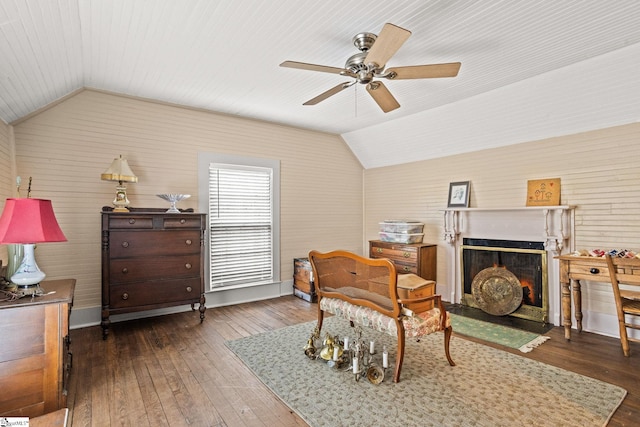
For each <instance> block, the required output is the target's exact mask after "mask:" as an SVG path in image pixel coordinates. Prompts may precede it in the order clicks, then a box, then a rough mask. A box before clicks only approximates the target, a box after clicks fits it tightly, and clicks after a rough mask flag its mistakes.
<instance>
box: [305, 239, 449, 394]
mask: <svg viewBox="0 0 640 427" xmlns="http://www.w3.org/2000/svg"><path fill="white" fill-rule="evenodd" d="M309 261H310V262H311V267H312V269H313V277H314V281H315V286H316V292H317V295H318V324H317V330H318V331H320V330H321V329H322V322H323V319H324V310H323V309H322V305H323V304H322V299H323V298H335V299H339V300H342V301H345V302H347V303H348V304H351V305H353V306H359V307H367V308H369V309H371V310H374V311H375V312H378V313H380V314H382V315H383V316H386V317H388V318H390V319H392V320H393V321H394V322H395V325H396V331H397V356H396V366H395V371H394V375H393V381H394V382H396V383H397V382H398V381H400V372H401V370H402V362H403V359H404V347H405V327H404V322H403V320H404V318H405V317H407V315H406V314H403V305H404V304H411V303H419V302H424V301H430V300H433V301H434V308H433V309H432V310H429V312H428V313H424V314H425V316H423V317H425V318H426V317H427V316H429V315H431V316H439V318H438V323H437V328H436V329H435V330H437V331H443V332H444V350H445V355H446V358H447V361H448V362H449V365H451V366H455V363H454V361H453V359H452V358H451V355H450V353H449V342H450V340H451V335H452V332H453V329H452V327H451V325H450V322H449V321H448V319H447V317H448V316H447V312H446V310H445V308H444V306H443V304H442V299H441V296H440V295H432V296H428V297H424V298H416V299H400V298H399V297H398V289H397V277H398V276H397V272H396V268H395V265H394V264H393V263H392V262H391V261H390V260H388V259H386V258H377V259H372V258H365V257H362V256H359V255H357V254H354V253H351V252H348V251H343V250H337V251H331V252H327V253H321V252H318V251H315V250H313V251H311V252H309ZM435 310H437V311H435ZM416 318H417V317H416ZM349 320H350V322H351V326H353V323H354V320H353V319H349ZM363 326H366V325H363Z"/></svg>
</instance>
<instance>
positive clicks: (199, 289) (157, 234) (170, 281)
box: [101, 209, 206, 338]
mask: <svg viewBox="0 0 640 427" xmlns="http://www.w3.org/2000/svg"><path fill="white" fill-rule="evenodd" d="M205 229H206V215H205V214H197V213H175V214H174V213H170V214H168V213H165V212H164V210H160V211H159V212H157V210H156V211H154V210H152V209H146V210H142V209H141V210H132V211H131V212H117V213H116V212H110V211H103V212H102V323H101V325H102V333H103V338H106V337H107V335H108V333H109V325H110V321H109V316H110V315H111V314H121V313H130V312H136V311H142V310H150V309H156V308H162V307H170V306H176V305H184V304H191V308H192V309H194V305H195V303H196V302H197V303H199V304H200V306H199V311H200V321H202V320H204V312H205V309H206V308H205V297H204V231H205Z"/></svg>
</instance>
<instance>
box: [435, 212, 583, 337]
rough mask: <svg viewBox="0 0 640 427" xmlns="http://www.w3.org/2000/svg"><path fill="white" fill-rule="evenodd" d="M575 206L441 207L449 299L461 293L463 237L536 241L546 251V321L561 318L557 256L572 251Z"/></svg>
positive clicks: (557, 322) (558, 320) (453, 298)
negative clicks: (547, 312)
mask: <svg viewBox="0 0 640 427" xmlns="http://www.w3.org/2000/svg"><path fill="white" fill-rule="evenodd" d="M574 231H575V206H569V205H561V206H535V207H531V206H528V207H506V208H447V209H445V210H444V240H445V241H446V242H448V243H449V244H450V247H449V248H448V249H447V250H446V252H447V254H448V256H447V258H448V262H447V264H448V272H447V276H448V277H447V282H448V283H450V284H452V285H453V286H450V287H449V292H450V293H451V294H450V299H449V301H452V302H460V298H461V295H462V294H463V292H462V281H461V271H460V269H461V263H460V253H461V246H462V244H463V240H464V238H482V239H503V240H523V241H538V242H543V243H544V248H545V250H546V251H547V259H548V262H547V267H548V269H547V274H548V284H549V320H550V322H551V323H553V324H555V325H559V324H560V323H561V319H560V293H561V290H560V283H559V269H558V263H557V261H556V260H555V259H554V258H555V257H556V256H557V255H561V254H565V253H568V252H572V251H574V250H575V236H574V235H575V233H574Z"/></svg>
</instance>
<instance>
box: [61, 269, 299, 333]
mask: <svg viewBox="0 0 640 427" xmlns="http://www.w3.org/2000/svg"><path fill="white" fill-rule="evenodd" d="M285 295H293V279H291V280H285V281H283V282H277V283H272V284H269V285H260V286H251V287H245V288H237V289H229V290H218V291H213V292H206V293H205V298H206V299H207V301H206V304H205V305H206V307H207V308H215V307H223V306H227V305H235V304H243V303H247V302H253V301H261V300H265V299H271V298H277V297H281V296H285ZM197 308H198V304H196V310H197ZM183 311H191V305H190V304H187V305H181V306H177V307H167V308H159V309H156V310H146V311H138V312H135V313H125V314H118V315H113V316H111V317H110V318H109V320H110V321H111V323H116V322H124V321H126V320H133V319H143V318H145V317H153V316H161V315H165V314H173V313H181V312H183ZM101 312H102V309H101V307H100V306H97V307H83V308H75V307H74V308H73V309H72V310H71V317H70V319H69V328H70V329H78V328H86V327H89V326H96V325H99V324H100V322H101V320H102V315H101Z"/></svg>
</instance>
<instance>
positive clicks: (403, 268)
mask: <svg viewBox="0 0 640 427" xmlns="http://www.w3.org/2000/svg"><path fill="white" fill-rule="evenodd" d="M402 271H411V268H410V267H407V266H404V267H402Z"/></svg>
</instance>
